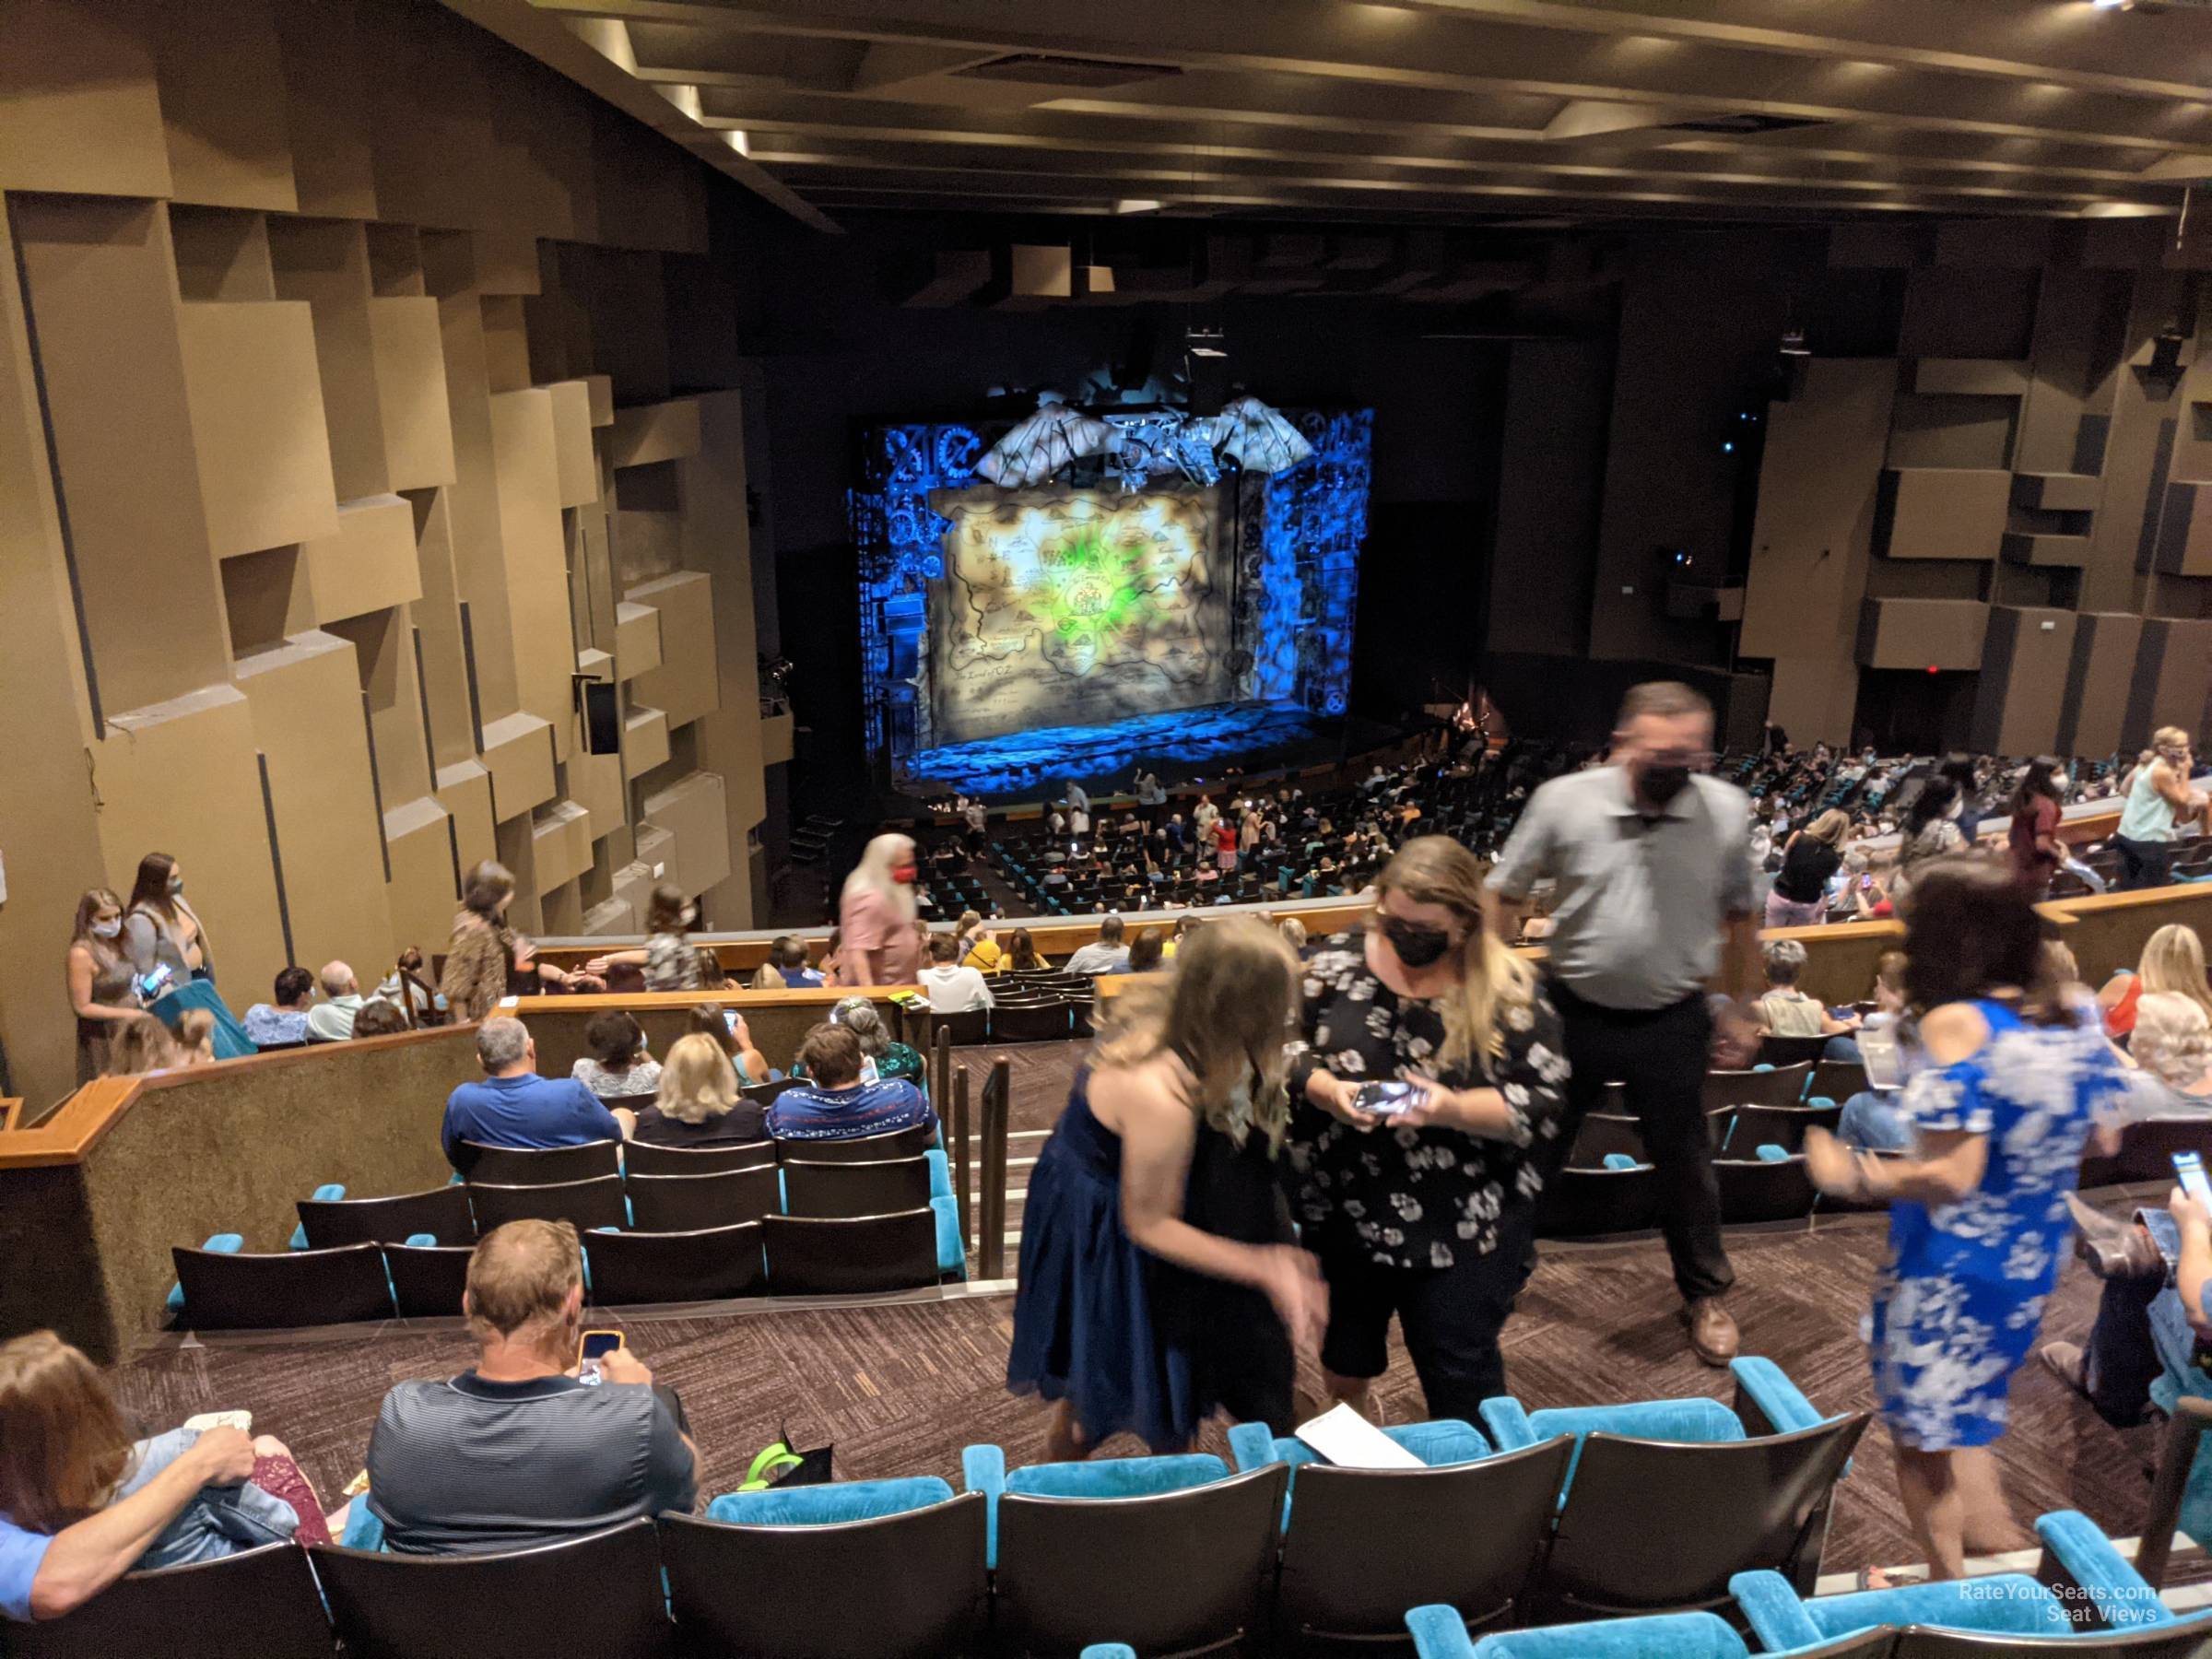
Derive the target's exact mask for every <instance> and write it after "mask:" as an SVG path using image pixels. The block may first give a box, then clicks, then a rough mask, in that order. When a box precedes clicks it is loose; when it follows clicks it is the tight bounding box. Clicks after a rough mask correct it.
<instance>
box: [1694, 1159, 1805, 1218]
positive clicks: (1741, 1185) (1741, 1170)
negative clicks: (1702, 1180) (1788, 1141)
mask: <svg viewBox="0 0 2212 1659" xmlns="http://www.w3.org/2000/svg"><path fill="white" fill-rule="evenodd" d="M1712 1173H1713V1178H1714V1179H1715V1180H1716V1181H1717V1182H1719V1183H1720V1188H1721V1219H1722V1220H1723V1221H1724V1222H1726V1223H1727V1224H1728V1225H1729V1226H1731V1227H1733V1226H1735V1224H1737V1223H1738V1222H1745V1223H1750V1222H1758V1221H1794V1220H1797V1219H1800V1218H1804V1217H1807V1216H1810V1215H1811V1214H1812V1213H1813V1201H1814V1200H1815V1199H1816V1198H1818V1196H1819V1190H1818V1188H1817V1187H1815V1186H1814V1185H1813V1178H1812V1175H1811V1173H1810V1171H1807V1169H1806V1162H1805V1158H1804V1155H1803V1154H1798V1155H1797V1156H1795V1157H1792V1158H1785V1159H1781V1160H1779V1161H1770V1160H1768V1159H1760V1158H1716V1159H1713V1160H1712Z"/></svg>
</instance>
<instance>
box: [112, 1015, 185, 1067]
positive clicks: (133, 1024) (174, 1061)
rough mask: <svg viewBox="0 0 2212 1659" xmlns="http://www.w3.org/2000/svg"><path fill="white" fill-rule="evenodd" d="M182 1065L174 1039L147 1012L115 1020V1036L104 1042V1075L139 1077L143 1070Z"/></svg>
mask: <svg viewBox="0 0 2212 1659" xmlns="http://www.w3.org/2000/svg"><path fill="white" fill-rule="evenodd" d="M182 1064H183V1056H182V1054H181V1053H179V1052H178V1049H177V1041H176V1039H175V1038H174V1037H172V1036H171V1035H170V1032H169V1028H168V1027H167V1026H165V1025H163V1024H162V1023H161V1022H160V1021H159V1019H157V1018H154V1017H153V1016H152V1015H151V1014H137V1015H134V1016H132V1018H129V1019H125V1020H122V1021H119V1022H118V1023H117V1024H116V1027H115V1035H114V1036H113V1037H112V1038H110V1039H109V1041H108V1069H107V1073H106V1075H107V1076H108V1077H143V1076H144V1075H145V1074H147V1072H158V1071H167V1070H169V1069H170V1068H171V1066H176V1065H182Z"/></svg>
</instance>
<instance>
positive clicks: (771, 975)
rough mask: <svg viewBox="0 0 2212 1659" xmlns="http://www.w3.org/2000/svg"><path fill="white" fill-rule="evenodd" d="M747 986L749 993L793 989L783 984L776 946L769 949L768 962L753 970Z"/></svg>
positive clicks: (746, 983)
mask: <svg viewBox="0 0 2212 1659" xmlns="http://www.w3.org/2000/svg"><path fill="white" fill-rule="evenodd" d="M745 985H746V989H747V990H748V991H788V990H790V989H791V987H790V986H789V985H788V984H786V983H784V982H783V969H782V964H781V963H779V962H778V961H777V960H776V953H775V947H774V946H772V945H771V946H770V947H769V953H768V960H766V961H765V962H763V963H761V964H760V966H759V967H758V968H756V969H754V970H753V973H752V977H751V978H750V979H748V980H747V981H746V982H745Z"/></svg>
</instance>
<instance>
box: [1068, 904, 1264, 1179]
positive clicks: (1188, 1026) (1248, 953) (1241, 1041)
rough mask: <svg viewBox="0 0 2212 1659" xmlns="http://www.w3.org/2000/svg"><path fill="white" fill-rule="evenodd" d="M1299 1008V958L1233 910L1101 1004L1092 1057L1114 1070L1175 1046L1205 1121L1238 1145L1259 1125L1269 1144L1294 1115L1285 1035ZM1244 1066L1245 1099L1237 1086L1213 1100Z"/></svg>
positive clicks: (1172, 1051)
mask: <svg viewBox="0 0 2212 1659" xmlns="http://www.w3.org/2000/svg"><path fill="white" fill-rule="evenodd" d="M1297 1006H1298V959H1297V958H1296V957H1294V956H1292V955H1291V954H1290V947H1289V946H1288V945H1286V944H1285V943H1284V942H1283V937H1282V935H1280V934H1278V933H1277V932H1276V931H1275V930H1274V929H1273V928H1271V927H1267V926H1265V925H1264V924H1261V923H1259V922H1257V921H1254V920H1253V918H1252V917H1250V916H1237V917H1232V918H1230V919H1229V920H1227V921H1224V922H1221V923H1218V924H1215V925H1213V926H1211V927H1204V928H1200V929H1199V930H1198V931H1196V932H1195V933H1194V934H1192V935H1190V936H1189V937H1188V938H1186V939H1185V940H1184V941H1183V943H1182V948H1181V949H1179V950H1178V951H1177V952H1176V953H1175V961H1174V965H1173V966H1172V968H1171V970H1170V971H1167V972H1165V973H1160V974H1157V975H1149V976H1147V977H1146V978H1143V979H1140V980H1136V981H1134V982H1131V983H1130V984H1128V985H1126V986H1124V988H1123V990H1122V992H1121V994H1119V995H1118V996H1114V997H1112V998H1109V999H1106V1000H1105V1001H1103V1002H1101V1003H1100V1010H1099V1014H1098V1016H1097V1018H1098V1022H1099V1041H1098V1045H1097V1047H1096V1048H1095V1049H1094V1051H1093V1064H1094V1065H1098V1066H1100V1067H1101V1068H1104V1069H1109V1070H1112V1069H1119V1068H1123V1067H1128V1066H1136V1065H1144V1064H1145V1063H1146V1062H1147V1061H1149V1060H1152V1059H1154V1058H1156V1057H1157V1056H1159V1055H1160V1054H1162V1053H1170V1054H1174V1055H1175V1056H1177V1057H1178V1058H1179V1059H1181V1060H1182V1063H1183V1064H1184V1065H1187V1066H1188V1067H1189V1068H1190V1071H1191V1075H1192V1077H1194V1078H1195V1079H1196V1098H1195V1099H1194V1100H1192V1102H1191V1104H1192V1106H1193V1109H1194V1111H1196V1112H1197V1113H1198V1115H1199V1117H1200V1118H1201V1119H1202V1120H1203V1121H1204V1122H1205V1123H1206V1126H1207V1127H1208V1128H1211V1129H1214V1130H1218V1132H1219V1133H1221V1134H1223V1135H1228V1136H1229V1138H1230V1140H1231V1141H1233V1142H1234V1143H1235V1144H1236V1145H1238V1146H1242V1145H1243V1144H1244V1141H1245V1138H1246V1136H1247V1135H1249V1134H1250V1133H1251V1131H1252V1130H1253V1129H1255V1128H1256V1129H1258V1130H1259V1131H1260V1132H1261V1133H1262V1134H1263V1135H1265V1136H1266V1137H1267V1147H1268V1150H1269V1151H1271V1152H1272V1151H1273V1150H1274V1149H1275V1148H1276V1147H1278V1146H1280V1145H1281V1144H1282V1138H1283V1131H1284V1129H1285V1128H1286V1127H1287V1126H1288V1124H1289V1121H1290V1100H1289V1096H1288V1092H1287V1091H1286V1089H1285V1088H1284V1083H1283V1078H1284V1074H1285V1072H1286V1070H1287V1069H1288V1056H1287V1055H1286V1053H1285V1050H1284V1043H1285V1041H1286V1039H1287V1038H1288V1036H1289V1027H1290V1019H1291V1016H1292V1015H1293V1014H1294V1013H1295V1012H1296V1011H1297ZM1232 1065H1241V1068H1242V1070H1243V1072H1244V1074H1245V1080H1246V1082H1247V1084H1248V1086H1249V1089H1250V1100H1249V1101H1248V1102H1247V1101H1240V1100H1236V1099H1235V1098H1234V1093H1233V1090H1231V1091H1230V1092H1227V1093H1224V1094H1222V1095H1221V1096H1220V1097H1219V1098H1214V1097H1213V1095H1212V1091H1213V1090H1215V1089H1218V1088H1220V1087H1221V1079H1222V1078H1223V1077H1224V1075H1225V1074H1227V1073H1228V1072H1229V1070H1230V1067H1231V1066H1232Z"/></svg>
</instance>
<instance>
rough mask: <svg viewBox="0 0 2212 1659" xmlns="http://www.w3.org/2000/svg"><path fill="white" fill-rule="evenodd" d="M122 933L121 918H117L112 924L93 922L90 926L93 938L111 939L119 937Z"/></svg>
mask: <svg viewBox="0 0 2212 1659" xmlns="http://www.w3.org/2000/svg"><path fill="white" fill-rule="evenodd" d="M122 932H123V918H122V917H121V916H117V917H116V918H115V919H114V920H113V921H112V922H95V923H93V924H92V935H93V937H95V938H100V939H112V938H115V937H116V936H117V935H120V934H121V933H122Z"/></svg>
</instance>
